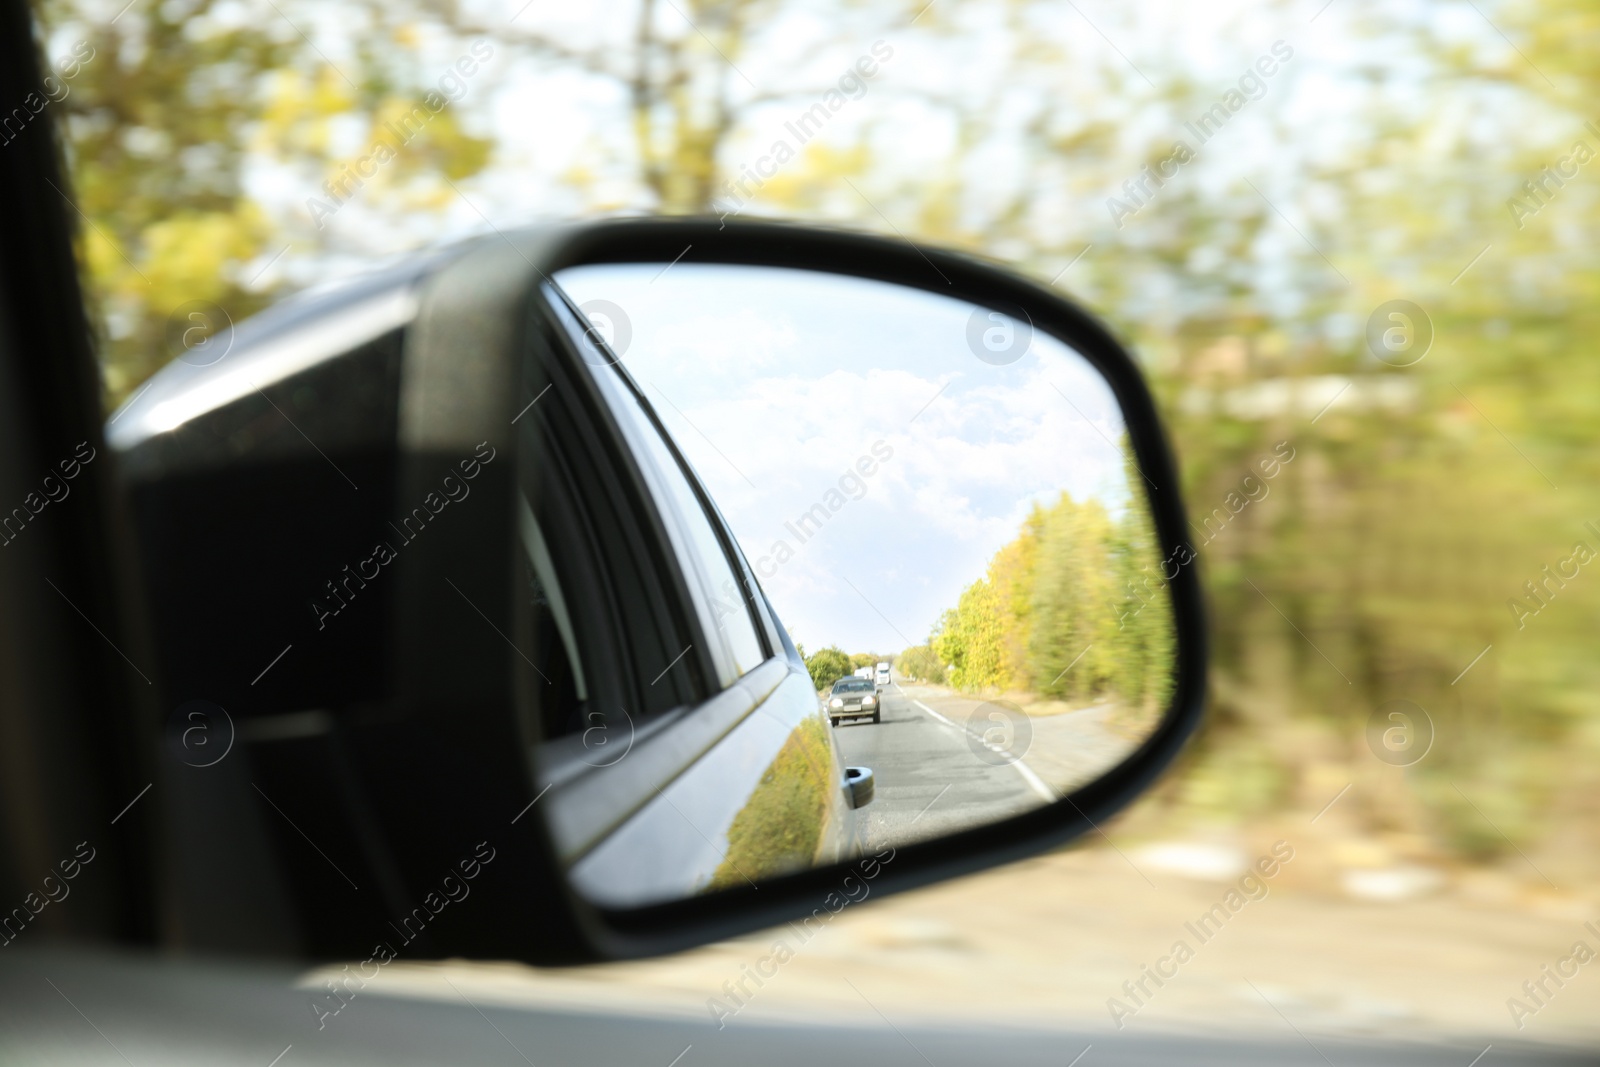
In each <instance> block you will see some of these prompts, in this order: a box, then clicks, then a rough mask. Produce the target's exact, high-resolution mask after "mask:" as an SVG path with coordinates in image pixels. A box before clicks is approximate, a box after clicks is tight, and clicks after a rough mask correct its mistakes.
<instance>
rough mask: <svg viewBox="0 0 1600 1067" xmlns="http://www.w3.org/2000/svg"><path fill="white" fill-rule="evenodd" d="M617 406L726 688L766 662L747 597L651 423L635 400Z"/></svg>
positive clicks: (681, 472)
mask: <svg viewBox="0 0 1600 1067" xmlns="http://www.w3.org/2000/svg"><path fill="white" fill-rule="evenodd" d="M619 406H620V407H623V408H624V409H625V410H626V411H627V413H628V416H629V418H630V419H632V420H633V422H634V424H635V426H636V427H637V429H638V430H639V434H638V436H639V438H640V439H641V440H642V441H643V442H644V445H645V448H646V450H647V452H648V453H649V457H648V460H645V459H644V458H643V457H641V462H646V463H648V464H649V465H651V466H653V467H654V477H652V478H651V486H652V489H653V490H654V491H655V492H656V495H657V498H656V505H657V506H658V507H659V508H661V510H662V511H663V512H665V513H667V514H668V515H669V516H670V517H671V518H670V519H669V523H670V524H671V525H674V526H675V527H676V532H677V533H678V534H680V535H681V538H682V543H681V544H680V545H679V557H680V558H681V559H683V560H684V562H685V566H687V567H692V568H693V569H694V570H695V571H696V572H697V573H696V575H695V576H696V577H697V578H698V581H699V585H700V588H701V589H702V590H703V591H704V593H705V597H706V604H705V611H704V612H703V614H706V615H708V616H709V618H707V619H705V622H706V629H707V636H708V637H713V639H715V640H717V641H718V642H719V644H720V645H721V646H722V650H721V651H722V653H723V655H721V656H719V657H718V659H719V664H718V667H719V670H720V671H721V674H722V682H723V684H724V685H728V684H731V683H732V682H733V681H734V679H736V678H738V677H739V676H740V675H741V674H744V673H745V672H746V671H749V670H752V669H754V668H755V667H756V666H758V665H759V664H760V663H761V662H762V660H764V659H766V652H765V650H764V649H763V648H762V647H761V639H760V638H759V637H758V636H757V635H756V627H755V621H754V620H753V619H752V618H751V615H750V607H749V593H748V591H747V590H746V588H745V584H744V582H742V581H740V580H739V578H738V577H737V576H736V574H735V571H734V569H733V564H732V563H731V562H730V561H729V559H728V554H727V552H726V550H724V548H723V547H722V541H721V539H720V538H718V537H717V532H716V529H715V527H713V526H712V524H711V518H710V516H708V515H707V514H706V510H705V508H704V507H703V506H702V505H701V503H700V499H699V497H698V496H696V495H695V491H694V487H693V486H692V485H691V484H690V482H689V479H688V476H687V474H686V473H685V470H684V468H683V466H681V465H680V463H679V461H678V459H677V457H676V456H674V455H673V454H672V450H671V449H669V448H668V447H667V444H666V442H665V441H664V440H663V439H662V437H661V431H659V430H658V429H657V428H656V425H655V422H654V420H652V419H651V418H650V415H649V413H648V412H647V411H646V410H645V408H644V406H643V405H642V404H641V403H640V402H639V401H638V400H637V398H632V397H631V396H630V399H629V401H627V402H625V403H624V404H622V405H619Z"/></svg>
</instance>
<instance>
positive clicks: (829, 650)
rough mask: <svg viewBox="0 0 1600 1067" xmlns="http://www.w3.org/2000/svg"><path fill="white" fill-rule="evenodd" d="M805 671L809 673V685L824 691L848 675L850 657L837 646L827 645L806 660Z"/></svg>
mask: <svg viewBox="0 0 1600 1067" xmlns="http://www.w3.org/2000/svg"><path fill="white" fill-rule="evenodd" d="M806 669H807V670H809V671H810V672H811V684H812V685H814V686H816V687H817V688H818V689H826V688H828V687H829V686H831V685H832V684H833V683H834V682H837V681H838V680H839V679H840V678H843V677H844V676H845V675H847V674H849V673H850V657H849V656H847V655H845V652H844V649H842V648H839V647H838V646H837V645H828V646H827V647H826V648H819V649H817V651H816V652H815V653H813V654H812V656H811V658H810V659H808V660H806Z"/></svg>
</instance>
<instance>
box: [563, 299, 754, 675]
mask: <svg viewBox="0 0 1600 1067" xmlns="http://www.w3.org/2000/svg"><path fill="white" fill-rule="evenodd" d="M547 284H548V286H549V288H550V293H549V294H547V299H552V303H556V302H557V301H556V300H555V299H554V298H555V297H559V307H558V309H557V310H558V317H559V318H560V319H561V321H562V323H563V325H564V326H565V327H566V331H567V333H568V334H569V335H571V336H570V337H569V340H571V341H572V343H573V344H574V345H581V344H587V345H588V346H590V348H591V350H592V351H593V352H594V353H595V354H596V355H597V356H599V357H600V359H599V361H598V363H596V362H594V361H591V360H589V359H584V360H583V363H584V365H585V366H586V367H587V368H588V369H589V370H590V372H591V376H592V377H593V379H594V380H595V382H596V383H597V384H598V385H599V386H600V391H601V393H602V395H604V396H605V397H606V400H607V401H608V403H615V402H617V401H618V399H619V397H618V396H617V392H620V393H621V394H623V395H624V396H626V398H627V400H628V402H632V403H636V404H637V405H638V406H639V409H640V410H641V411H642V412H643V414H644V416H645V419H646V421H647V422H648V424H649V426H650V427H651V428H652V429H653V430H654V432H655V434H656V436H657V439H658V440H659V442H660V444H661V446H662V447H663V448H664V449H665V451H666V453H667V455H668V456H669V457H670V458H671V459H672V461H673V462H675V463H676V464H677V473H678V475H679V477H681V478H683V479H684V481H685V482H686V483H687V484H688V486H689V488H690V490H691V491H692V493H693V494H694V498H695V501H696V502H697V503H698V505H699V507H700V514H701V517H703V518H704V519H705V521H706V522H707V523H708V524H709V525H710V527H711V531H712V534H713V535H714V536H715V538H716V541H717V546H718V548H720V550H721V551H722V557H723V561H724V562H725V563H726V565H727V566H728V569H729V570H730V571H731V572H732V574H733V576H734V579H735V580H736V581H738V582H740V583H742V585H743V589H742V590H741V593H742V594H743V595H742V596H741V598H740V599H741V600H742V602H743V608H744V612H745V617H746V618H747V620H748V621H749V624H750V626H751V629H752V630H753V631H754V633H755V637H756V641H757V643H758V645H759V648H760V658H759V660H758V661H757V662H756V663H755V664H753V665H752V666H750V667H749V668H747V669H745V670H742V671H737V670H736V671H734V672H733V673H731V674H729V675H727V681H726V682H724V683H723V684H722V688H723V689H728V688H731V687H732V686H733V685H734V684H736V683H737V681H738V680H739V679H740V678H742V677H744V676H745V675H748V674H750V673H752V672H754V671H755V670H757V669H759V668H760V667H761V666H762V665H763V664H765V663H767V662H769V661H771V660H772V659H773V658H775V657H780V656H784V655H785V653H786V650H785V648H784V644H783V641H782V639H781V638H780V636H779V635H778V632H777V622H776V619H775V618H774V617H773V615H772V613H771V610H770V606H769V605H768V603H767V598H766V595H765V592H764V590H763V589H762V587H761V585H760V582H759V581H758V580H757V578H756V576H755V573H754V571H753V570H752V569H751V567H750V565H749V562H748V561H747V560H746V559H745V556H744V553H743V551H742V550H741V549H740V547H739V544H738V541H737V540H736V539H735V538H734V536H733V533H732V530H731V529H730V528H729V526H728V523H727V520H726V519H725V518H724V516H723V514H722V512H721V510H720V509H719V508H718V507H717V505H716V501H715V500H713V499H712V497H711V494H710V493H709V492H708V491H707V489H706V487H705V484H704V483H703V482H702V481H701V480H700V477H699V474H698V473H697V472H696V471H695V469H694V466H693V464H691V463H690V462H689V461H688V459H687V458H686V457H685V456H684V454H683V450H682V449H681V448H679V447H678V443H677V440H676V439H675V438H674V437H673V435H672V432H671V431H670V430H668V429H667V427H666V424H665V423H664V422H663V421H662V419H661V415H660V413H659V412H658V411H657V410H656V409H655V405H653V404H652V403H651V402H650V398H649V397H648V396H647V395H645V392H644V390H643V389H642V388H641V387H640V386H639V383H638V381H637V380H636V379H635V378H634V377H633V375H632V374H631V373H630V372H629V371H628V368H627V367H626V366H625V365H624V364H623V363H622V360H621V357H619V356H617V355H616V354H615V353H614V352H612V351H611V349H610V347H609V346H608V345H606V343H605V341H604V339H603V338H600V337H598V336H596V334H595V332H594V330H593V329H591V328H589V327H588V326H587V320H586V319H585V318H584V315H583V312H582V311H581V310H580V309H579V308H578V307H577V305H576V304H575V303H574V302H573V300H572V298H571V297H570V296H569V295H568V294H567V293H566V291H565V290H563V289H561V287H560V285H559V283H555V282H550V283H547ZM608 375H609V377H608ZM607 385H612V386H614V388H615V390H616V392H613V391H612V390H608V389H607V388H606V387H607ZM611 415H612V419H613V421H614V422H616V423H618V424H619V430H620V432H621V433H622V435H623V437H624V438H628V437H629V436H630V433H631V432H632V431H633V430H634V429H635V427H632V426H628V425H620V424H623V423H624V422H625V420H624V419H623V418H622V415H621V413H619V412H616V411H612V412H611ZM635 460H636V462H637V457H635ZM639 466H640V467H641V474H642V475H643V477H644V480H645V481H646V482H647V483H649V484H650V487H651V491H652V493H654V494H657V496H656V497H655V498H654V500H653V501H652V503H654V504H656V506H657V507H658V508H659V501H660V500H661V499H663V498H665V499H675V497H674V496H673V494H672V491H671V490H670V489H669V488H667V487H666V486H664V485H661V484H660V482H659V477H660V476H659V473H658V472H656V471H654V470H652V469H649V468H647V467H645V466H644V465H642V464H641V465H639ZM678 533H679V535H680V536H681V537H682V538H683V543H682V544H674V545H673V546H672V547H673V549H674V551H675V557H676V559H677V561H678V565H679V566H680V567H681V568H683V569H684V570H687V571H692V572H693V573H695V574H697V575H699V577H700V578H701V581H702V583H703V584H702V585H701V586H700V587H699V588H697V589H692V590H691V593H692V595H693V596H694V597H695V603H696V608H697V611H698V613H699V615H700V628H701V637H702V639H703V640H705V641H706V642H707V643H708V644H710V643H711V634H712V633H713V632H714V631H716V630H717V629H719V627H718V626H717V625H716V618H717V616H716V612H715V609H714V608H713V606H712V604H711V603H710V601H709V598H710V597H711V595H712V592H711V588H712V585H713V583H712V580H711V576H710V575H707V574H705V572H704V570H703V568H702V567H701V565H700V560H699V558H698V555H697V553H696V552H695V551H694V549H693V547H692V544H691V543H690V542H689V535H688V533H687V531H681V530H680V531H678ZM715 647H716V648H717V649H718V650H720V651H721V653H722V655H724V656H727V657H728V661H727V662H729V663H731V655H732V654H731V650H729V649H727V648H726V646H725V643H724V641H723V640H722V639H720V637H719V639H718V640H716V641H715ZM713 655H714V658H715V656H716V653H714V654H713ZM724 665H725V664H724V663H722V662H719V663H718V666H719V668H720V667H722V666H724Z"/></svg>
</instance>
